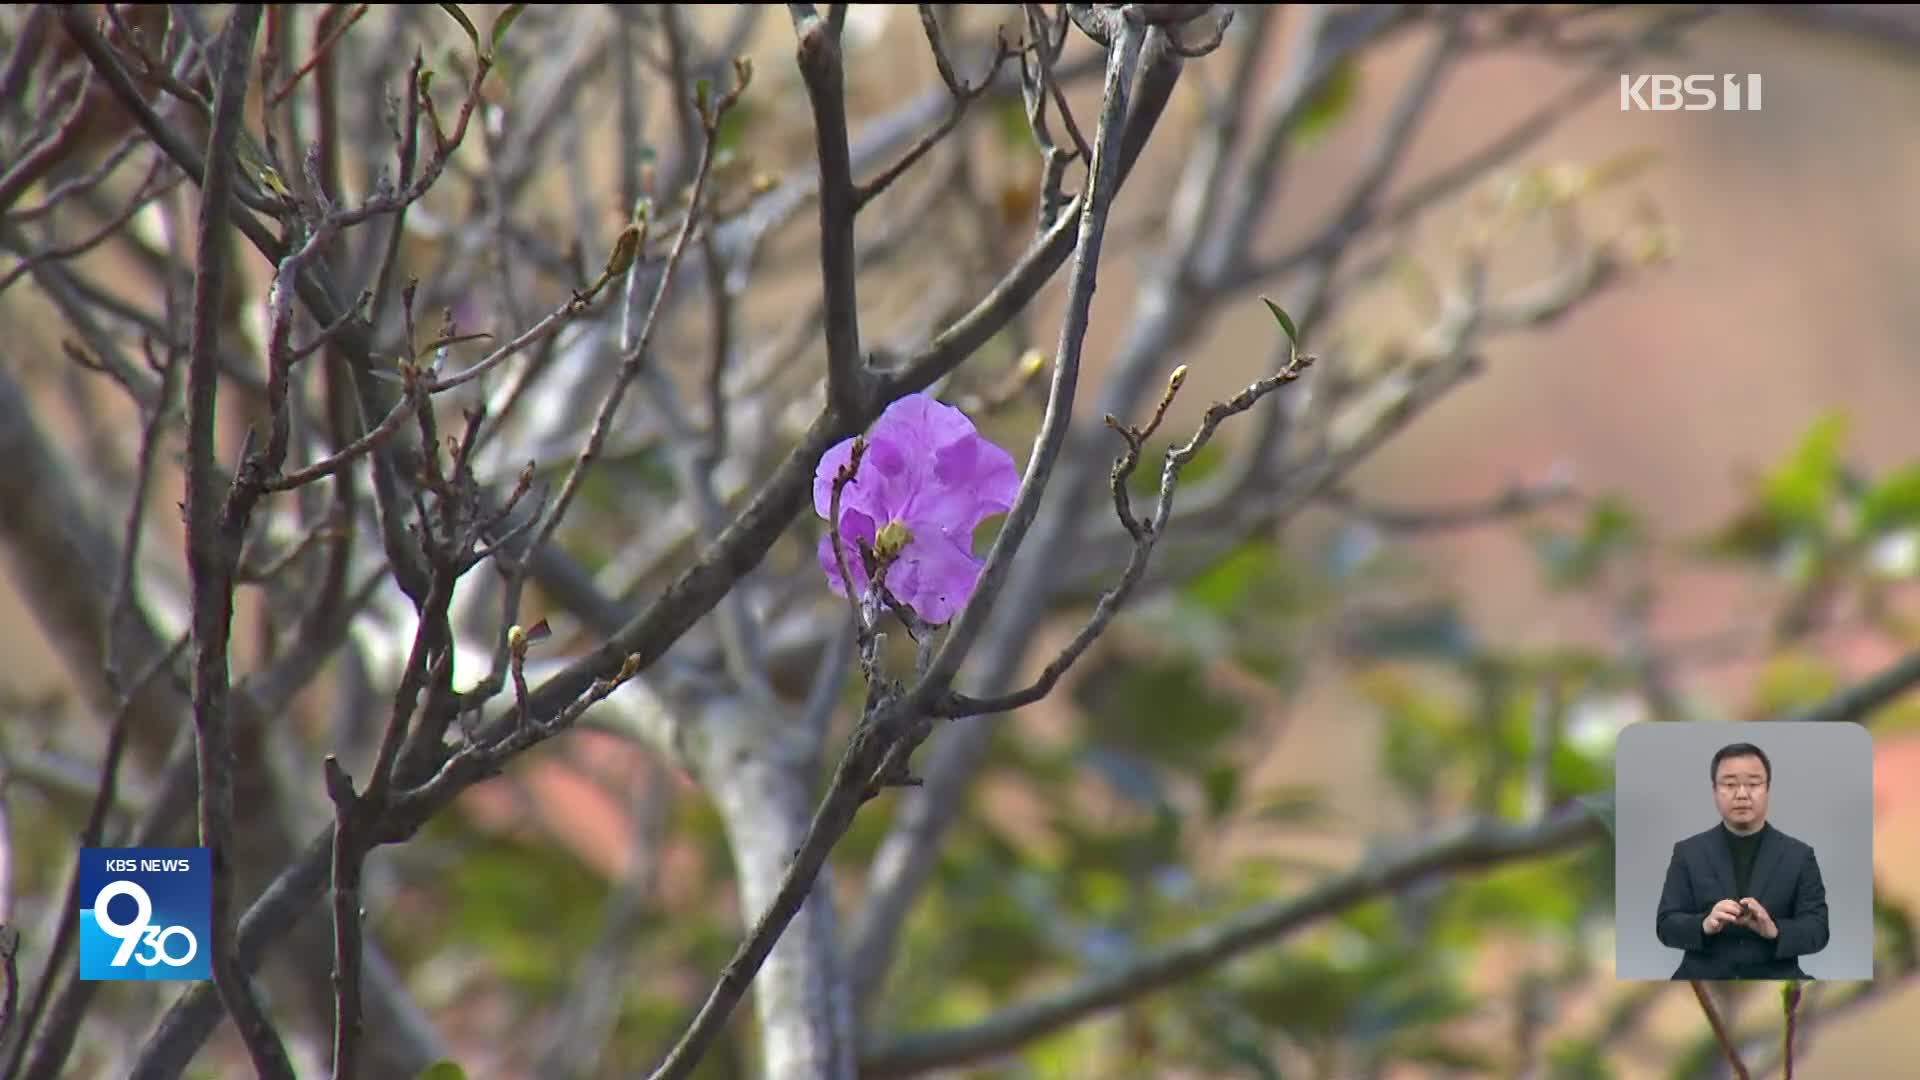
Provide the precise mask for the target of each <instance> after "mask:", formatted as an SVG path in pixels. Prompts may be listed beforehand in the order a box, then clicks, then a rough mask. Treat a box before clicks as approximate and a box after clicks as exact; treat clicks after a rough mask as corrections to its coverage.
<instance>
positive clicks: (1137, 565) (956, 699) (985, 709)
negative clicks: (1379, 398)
mask: <svg viewBox="0 0 1920 1080" xmlns="http://www.w3.org/2000/svg"><path fill="white" fill-rule="evenodd" d="M1312 363H1313V357H1311V356H1308V355H1306V354H1305V353H1301V354H1298V355H1296V356H1295V357H1294V358H1293V361H1292V362H1291V363H1289V364H1288V365H1287V366H1286V367H1285V368H1283V369H1281V370H1280V371H1278V372H1276V373H1274V374H1272V375H1269V376H1267V377H1266V378H1264V379H1261V380H1260V381H1259V382H1256V383H1254V384H1252V385H1250V386H1248V387H1247V388H1246V389H1244V390H1242V391H1240V393H1238V394H1236V395H1235V396H1234V397H1232V398H1231V399H1229V400H1227V401H1224V402H1218V403H1215V404H1214V405H1213V406H1211V407H1210V408H1208V409H1207V412H1206V415H1205V417H1203V418H1202V420H1201V422H1200V429H1199V430H1198V431H1196V432H1194V434H1193V437H1192V438H1191V439H1189V440H1187V442H1186V443H1185V444H1184V445H1182V446H1180V447H1177V448H1175V449H1173V450H1171V451H1169V452H1168V453H1167V457H1166V462H1165V463H1164V464H1163V465H1162V466H1161V470H1160V501H1159V505H1158V507H1157V508H1156V509H1155V510H1154V514H1153V517H1151V518H1149V519H1147V520H1146V521H1145V522H1139V521H1136V520H1135V519H1134V516H1133V512H1132V510H1131V508H1130V507H1129V505H1128V495H1127V480H1128V478H1129V477H1130V476H1131V475H1132V473H1133V470H1134V467H1135V466H1137V465H1138V464H1139V462H1140V453H1141V451H1142V450H1143V449H1144V448H1145V445H1146V440H1147V438H1148V437H1149V436H1151V435H1152V434H1153V432H1154V429H1155V428H1157V427H1159V426H1160V421H1161V418H1162V417H1164V416H1165V415H1166V411H1167V407H1168V406H1169V405H1170V404H1172V402H1173V396H1174V394H1175V393H1177V392H1178V391H1179V388H1180V384H1181V383H1182V382H1183V381H1184V380H1185V378H1186V373H1187V369H1186V368H1184V367H1181V368H1176V369H1175V370H1174V373H1173V377H1172V378H1171V379H1169V380H1168V384H1167V392H1166V394H1165V396H1163V397H1162V398H1161V399H1160V405H1159V407H1158V408H1156V409H1155V410H1154V414H1153V419H1152V420H1151V421H1149V422H1148V424H1147V426H1146V427H1145V428H1141V429H1133V428H1123V427H1121V425H1120V424H1119V422H1118V421H1116V420H1114V418H1113V417H1111V416H1109V417H1107V423H1108V426H1110V427H1112V428H1114V429H1115V430H1116V431H1119V432H1120V433H1121V436H1122V437H1123V438H1125V439H1126V441H1127V452H1126V453H1125V454H1123V455H1122V456H1121V457H1120V459H1119V460H1118V461H1116V462H1115V463H1114V468H1113V479H1112V490H1113V503H1114V510H1115V512H1116V513H1117V514H1118V515H1119V517H1120V521H1121V523H1122V524H1123V525H1124V526H1125V528H1126V529H1127V531H1128V532H1129V533H1130V534H1132V536H1133V541H1134V546H1133V554H1132V556H1131V557H1130V558H1129V559H1128V560H1127V568H1126V570H1125V571H1124V572H1123V573H1122V574H1121V576H1120V580H1119V581H1118V582H1116V583H1115V584H1114V585H1113V587H1112V588H1110V589H1108V590H1107V591H1106V593H1105V594H1103V595H1102V596H1101V597H1100V602H1099V604H1097V605H1096V606H1095V607H1094V611H1093V615H1092V616H1091V617H1089V618H1088V619H1087V621H1086V623H1085V624H1084V625H1083V626H1081V628H1080V630H1079V632H1078V633H1076V634H1075V635H1074V636H1073V640H1072V641H1070V642H1068V643H1067V645H1066V647H1065V648H1063V649H1061V650H1060V653H1059V655H1057V656H1055V657H1054V658H1053V660H1051V661H1049V662H1048V664H1047V666H1046V667H1045V668H1044V669H1043V670H1042V671H1041V673H1040V676H1039V677H1038V678H1037V679H1035V680H1034V681H1033V683H1032V684H1030V685H1028V686H1027V687H1026V688H1024V689H1021V690H1017V691H1015V692H1013V693H1010V694H1003V695H1001V696H999V697H994V698H986V699H980V698H971V697H968V696H966V695H964V694H952V695H950V696H949V697H948V699H947V700H946V701H945V702H942V703H941V704H940V705H939V706H937V708H936V711H937V712H939V713H940V714H941V715H943V716H949V717H959V716H980V715H983V714H988V713H1003V712H1011V711H1012V710H1014V709H1017V708H1020V707H1021V706H1023V705H1030V704H1032V703H1033V702H1036V701H1039V700H1040V699H1041V698H1044V697H1046V696H1047V695H1048V694H1049V693H1052V691H1053V687H1054V685H1055V684H1056V683H1058V682H1059V681H1060V677H1061V676H1062V675H1064V674H1066V672H1067V669H1068V668H1070V667H1072V666H1073V663H1074V661H1075V660H1077V659H1079V658H1080V656H1081V654H1082V653H1084V652H1086V650H1087V648H1088V647H1089V646H1091V645H1092V644H1093V642H1094V640H1095V639H1097V638H1098V637H1099V636H1100V635H1101V633H1102V632H1104V631H1105V630H1106V627H1107V624H1108V623H1110V622H1111V621H1112V620H1113V617H1114V615H1115V614H1117V613H1118V612H1119V610H1120V608H1121V606H1122V605H1124V604H1125V603H1126V602H1127V597H1128V596H1129V595H1130V594H1131V593H1132V591H1133V589H1134V587H1135V586H1136V585H1138V584H1139V582H1140V579H1141V578H1142V577H1143V576H1144V575H1145V574H1146V571H1147V563H1148V560H1149V558H1150V557H1151V556H1152V554H1153V547H1154V544H1155V543H1156V542H1158V541H1159V539H1160V537H1161V535H1162V534H1164V533H1165V532H1166V528H1167V522H1168V521H1169V520H1171V518H1172V516H1173V496H1174V491H1175V489H1176V488H1177V487H1178V486H1179V482H1180V472H1181V470H1182V469H1184V468H1185V467H1186V465H1187V463H1188V462H1190V461H1192V460H1193V457H1194V455H1195V454H1198V453H1199V452H1200V450H1201V449H1202V448H1203V447H1205V446H1206V444H1207V442H1208V441H1209V440H1210V439H1212V438H1213V433H1214V430H1215V429H1216V428H1218V427H1219V426H1220V423H1221V421H1223V420H1225V419H1226V418H1228V417H1230V416H1233V415H1236V414H1238V413H1243V412H1245V411H1247V410H1248V409H1251V408H1253V406H1254V404H1255V403H1256V402H1258V401H1259V400H1260V399H1261V398H1263V397H1266V396H1267V395H1268V394H1270V393H1272V392H1273V391H1275V390H1278V389H1279V388H1280V387H1282V386H1284V385H1286V384H1287V383H1290V382H1292V381H1294V380H1295V379H1298V378H1299V377H1300V376H1301V375H1303V374H1305V372H1306V370H1307V368H1308V366H1309V365H1311V364H1312Z"/></svg>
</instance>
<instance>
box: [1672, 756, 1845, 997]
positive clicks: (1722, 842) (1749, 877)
mask: <svg viewBox="0 0 1920 1080" xmlns="http://www.w3.org/2000/svg"><path fill="white" fill-rule="evenodd" d="M1707 773H1708V776H1710V777H1711V778H1712V781H1713V801H1714V805H1715V806H1716V807H1718V808H1719V811H1720V824H1719V825H1716V826H1714V827H1713V828H1711V829H1708V830H1707V831H1705V832H1702V833H1697V834H1695V835H1693V836H1689V837H1687V838H1686V839H1685V840H1682V841H1680V842H1679V843H1677V844H1675V845H1673V860H1672V861H1671V862H1670V863H1668V864H1667V882H1666V886H1665V887H1664V888H1662V889H1661V890H1660V911H1659V915H1658V916H1657V923H1656V932H1657V933H1658V935H1659V937H1660V942H1661V944H1663V945H1666V946H1667V947H1669V948H1674V949H1684V950H1686V956H1685V957H1683V958H1682V959H1681V961H1680V966H1679V967H1678V968H1676V969H1675V970H1674V973H1673V977H1674V978H1675V979H1807V978H1811V976H1809V975H1808V974H1807V973H1806V972H1805V971H1802V970H1801V969H1800V961H1799V957H1802V956H1806V955H1807V954H1809V953H1817V952H1819V951H1820V950H1821V949H1824V948H1826V947H1827V890H1826V886H1825V885H1824V884H1823V883H1822V882H1821V880H1820V864H1819V863H1818V862H1817V861H1815V859H1814V857H1813V848H1811V847H1809V846H1808V845H1807V844H1805V843H1803V842H1801V841H1799V840H1796V839H1794V838H1793V837H1791V836H1788V835H1787V834H1786V833H1783V832H1781V831H1780V830H1779V829H1776V828H1774V827H1773V826H1771V825H1769V824H1767V796H1768V793H1769V789H1770V788H1771V786H1772V783H1773V763H1772V762H1770V761H1768V760H1767V755H1766V752H1765V751H1763V750H1761V749H1760V748H1759V747H1757V746H1755V745H1753V744H1752V743H1734V744H1732V745H1730V746H1723V747H1721V748H1720V750H1719V751H1718V752H1717V753H1715V754H1714V755H1713V764H1712V765H1711V766H1709V767H1708V770H1707Z"/></svg>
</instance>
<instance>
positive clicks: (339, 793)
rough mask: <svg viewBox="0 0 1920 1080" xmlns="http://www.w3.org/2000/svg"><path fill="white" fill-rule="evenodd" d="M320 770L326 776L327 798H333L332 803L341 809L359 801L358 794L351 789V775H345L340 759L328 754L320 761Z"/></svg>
mask: <svg viewBox="0 0 1920 1080" xmlns="http://www.w3.org/2000/svg"><path fill="white" fill-rule="evenodd" d="M321 770H322V772H323V773H324V775H325V777H326V783H327V798H329V799H331V800H333V805H334V806H336V807H338V808H340V809H341V810H342V811H346V810H350V809H352V808H353V805H354V803H356V802H357V801H359V796H358V795H357V794H355V793H354V790H353V777H351V776H349V775H347V770H346V769H345V768H344V767H343V766H342V765H341V764H340V759H339V758H337V757H335V756H334V755H332V754H328V755H327V756H326V758H325V759H324V760H323V761H322V762H321Z"/></svg>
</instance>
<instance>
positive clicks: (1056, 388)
mask: <svg viewBox="0 0 1920 1080" xmlns="http://www.w3.org/2000/svg"><path fill="white" fill-rule="evenodd" d="M1145 36H1146V32H1145V30H1144V29H1143V28H1141V27H1139V26H1138V25H1137V24H1134V23H1127V24H1126V25H1125V26H1124V27H1123V28H1122V29H1121V31H1120V33H1119V34H1118V39H1119V40H1118V43H1117V44H1116V45H1115V46H1114V49H1113V51H1112V53H1111V54H1109V57H1108V61H1107V80H1106V94H1105V97H1104V99H1103V102H1102V105H1101V109H1100V124H1099V131H1098V134H1097V135H1096V136H1095V138H1096V139H1097V140H1098V144H1099V145H1098V146H1097V148H1096V149H1095V150H1094V156H1093V160H1092V162H1090V163H1089V166H1088V167H1089V170H1090V178H1089V181H1088V205H1087V210H1086V213H1085V215H1084V216H1082V217H1081V219H1080V239H1079V244H1078V247H1077V250H1076V253H1075V256H1074V266H1073V275H1072V278H1071V279H1070V280H1069V283H1068V287H1067V306H1066V313H1065V316H1064V317H1063V319H1062V320H1061V325H1060V342H1059V346H1058V347H1057V348H1056V349H1055V350H1054V361H1053V363H1054V369H1053V380H1052V386H1051V388H1050V390H1049V394H1048V398H1047V411H1046V414H1045V416H1044V417H1043V418H1042V419H1041V422H1040V433H1039V435H1038V436H1036V438H1035V440H1034V448H1033V454H1032V456H1031V457H1029V458H1028V459H1027V468H1026V474H1025V475H1024V476H1022V477H1021V479H1020V493H1019V494H1018V495H1017V496H1016V497H1015V498H1014V503H1013V508H1012V509H1011V510H1009V511H1008V512H1007V517H1006V521H1005V522H1004V523H1003V524H1002V525H1001V527H1000V532H999V534H998V535H997V536H995V537H994V541H993V547H992V548H991V549H990V550H989V551H988V552H987V560H986V565H985V566H984V567H982V568H981V571H980V578H979V582H978V584H976V585H975V586H974V592H973V598H972V599H970V600H969V601H968V603H967V606H966V607H965V608H964V609H962V611H961V612H960V615H959V616H958V617H957V619H956V620H955V622H954V625H953V628H952V629H951V630H950V631H948V634H947V638H946V640H945V641H944V642H942V643H941V645H940V650H939V652H937V653H935V654H934V659H933V665H932V667H931V668H929V669H928V671H927V673H926V675H925V676H924V677H923V678H922V679H921V681H920V683H919V684H918V685H917V686H916V687H915V689H914V692H913V696H914V697H915V698H916V699H918V700H921V701H925V700H928V698H929V697H930V696H931V695H932V694H933V693H934V691H935V688H936V687H939V688H944V687H945V686H946V684H948V683H950V682H951V681H952V679H953V677H954V675H955V674H956V673H957V672H958V671H959V670H960V663H961V661H962V660H964V659H965V658H966V655H967V653H968V652H970V651H971V650H972V648H973V645H974V642H975V641H977V640H978V639H979V637H980V633H981V631H982V630H984V629H985V627H986V623H987V618H988V616H989V615H990V614H991V613H992V608H993V603H994V601H995V600H996V599H997V598H998V597H999V594H1000V589H1001V586H1002V585H1004V584H1005V581H1006V577H1007V573H1008V571H1009V569H1010V568H1011V564H1012V562H1013V556H1014V553H1015V552H1016V551H1018V550H1019V547H1020V544H1021V542H1022V541H1023V540H1025V539H1026V535H1027V531H1028V530H1029V529H1031V528H1032V527H1033V519H1034V517H1035V516H1036V515H1037V514H1038V513H1039V512H1040V499H1041V496H1042V495H1043V494H1044V492H1045V490H1046V485H1047V480H1048V478H1049V477H1050V476H1052V474H1053V466H1054V463H1055V462H1056V461H1057V460H1059V457H1060V451H1061V449H1062V447H1063V446H1064V445H1065V444H1066V440H1067V431H1068V428H1069V427H1070V425H1071V423H1072V420H1073V400H1074V390H1075V388H1076V387H1077V386H1078V384H1079V380H1080V353H1081V349H1082V348H1083V347H1084V346H1085V344H1086V338H1087V326H1088V321H1089V319H1090V318H1091V317H1092V312H1093V290H1094V284H1095V281H1096V280H1097V278H1098V274H1099V269H1100V245H1101V241H1102V240H1103V239H1104V238H1105V235H1106V225H1107V212H1108V210H1109V209H1111V207H1112V205H1113V197H1114V188H1115V187H1116V186H1117V185H1118V183H1119V181H1120V171H1119V166H1120V161H1119V154H1118V151H1119V148H1120V134H1121V130H1122V126H1123V124H1124V121H1125V118H1126V115H1127V102H1128V99H1129V98H1130V97H1131V95H1132V89H1133V88H1132V80H1133V76H1134V69H1135V68H1136V67H1137V66H1138V63H1139V58H1140V49H1141V46H1142V45H1143V44H1144V43H1145ZM923 695H926V696H923Z"/></svg>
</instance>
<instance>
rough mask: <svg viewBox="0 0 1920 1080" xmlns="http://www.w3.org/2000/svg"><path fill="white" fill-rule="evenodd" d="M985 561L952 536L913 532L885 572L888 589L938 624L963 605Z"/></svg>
mask: <svg viewBox="0 0 1920 1080" xmlns="http://www.w3.org/2000/svg"><path fill="white" fill-rule="evenodd" d="M984 565H985V564H984V563H983V562H982V561H981V560H979V559H976V558H974V557H973V555H972V554H970V553H969V552H968V551H967V549H966V548H965V547H962V546H961V545H960V544H958V543H955V542H954V539H953V538H952V537H949V536H946V535H944V534H941V533H937V532H936V533H928V534H924V535H922V534H915V536H914V539H913V543H911V544H908V545H907V547H906V550H904V551H902V552H901V553H900V558H899V561H897V562H895V563H894V564H893V568H892V569H891V570H889V571H887V590H888V591H889V592H891V593H893V595H895V596H897V597H899V598H900V601H901V602H902V603H904V604H906V605H907V606H908V607H911V608H913V610H914V611H915V612H916V613H917V614H918V615H919V616H920V617H921V618H923V619H925V620H927V621H928V622H930V623H932V624H933V625H935V626H939V625H941V624H942V623H945V622H947V621H948V620H949V619H952V618H953V617H954V616H955V615H956V614H958V613H959V611H960V609H961V608H962V607H965V606H966V603H967V599H968V598H969V597H971V596H972V595H973V587H974V586H975V585H976V584H978V583H979V581H980V570H981V568H982V567H983V566H984Z"/></svg>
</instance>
